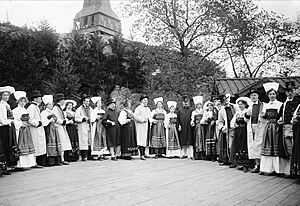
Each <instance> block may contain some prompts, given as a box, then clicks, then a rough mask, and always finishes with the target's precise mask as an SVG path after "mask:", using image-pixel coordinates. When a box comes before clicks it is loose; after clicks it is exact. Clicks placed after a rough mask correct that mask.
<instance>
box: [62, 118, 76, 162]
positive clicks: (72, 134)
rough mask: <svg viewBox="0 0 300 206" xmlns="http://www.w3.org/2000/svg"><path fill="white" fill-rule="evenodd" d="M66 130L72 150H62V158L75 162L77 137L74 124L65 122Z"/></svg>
mask: <svg viewBox="0 0 300 206" xmlns="http://www.w3.org/2000/svg"><path fill="white" fill-rule="evenodd" d="M66 130H67V133H68V135H69V138H70V142H71V147H72V150H68V151H65V152H64V159H65V160H66V161H68V162H75V161H77V160H78V159H79V139H78V133H77V128H76V125H74V124H67V125H66Z"/></svg>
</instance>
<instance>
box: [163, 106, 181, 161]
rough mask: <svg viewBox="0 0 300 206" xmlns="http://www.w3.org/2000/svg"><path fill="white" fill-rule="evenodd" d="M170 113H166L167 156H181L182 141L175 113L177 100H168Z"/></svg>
mask: <svg viewBox="0 0 300 206" xmlns="http://www.w3.org/2000/svg"><path fill="white" fill-rule="evenodd" d="M167 105H168V108H169V110H170V113H168V114H167V115H166V118H165V127H166V157H169V158H173V157H180V149H181V148H180V143H179V136H178V131H177V128H178V120H177V114H176V113H175V110H176V106H177V103H176V102H175V101H168V102H167Z"/></svg>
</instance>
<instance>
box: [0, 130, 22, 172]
mask: <svg viewBox="0 0 300 206" xmlns="http://www.w3.org/2000/svg"><path fill="white" fill-rule="evenodd" d="M0 138H1V142H2V149H3V153H4V156H5V158H4V160H5V164H6V165H7V166H9V167H13V166H16V165H17V162H18V160H19V158H16V156H15V151H16V149H17V139H16V129H15V127H14V125H11V126H9V125H5V126H0Z"/></svg>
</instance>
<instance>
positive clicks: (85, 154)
mask: <svg viewBox="0 0 300 206" xmlns="http://www.w3.org/2000/svg"><path fill="white" fill-rule="evenodd" d="M80 154H81V159H85V158H90V157H92V148H91V146H89V149H88V150H80Z"/></svg>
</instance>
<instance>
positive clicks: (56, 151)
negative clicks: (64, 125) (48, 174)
mask: <svg viewBox="0 0 300 206" xmlns="http://www.w3.org/2000/svg"><path fill="white" fill-rule="evenodd" d="M42 99H43V102H44V104H45V105H46V109H45V110H44V111H42V113H41V118H42V123H43V126H44V129H45V134H46V141H47V162H48V163H47V166H54V165H59V166H60V165H62V163H61V152H62V150H61V143H60V138H59V131H58V127H57V126H56V125H55V122H56V121H57V117H56V115H55V114H54V113H53V105H54V103H53V96H52V95H44V96H43V97H42Z"/></svg>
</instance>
